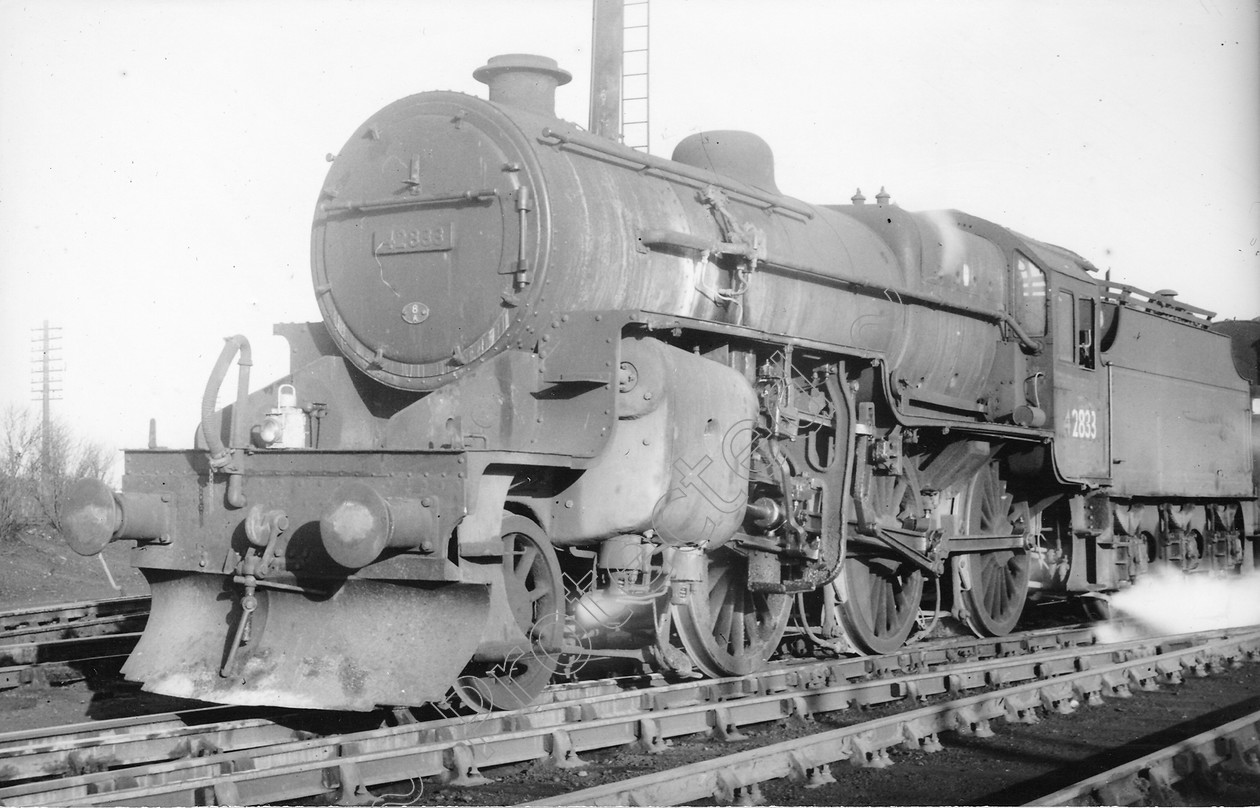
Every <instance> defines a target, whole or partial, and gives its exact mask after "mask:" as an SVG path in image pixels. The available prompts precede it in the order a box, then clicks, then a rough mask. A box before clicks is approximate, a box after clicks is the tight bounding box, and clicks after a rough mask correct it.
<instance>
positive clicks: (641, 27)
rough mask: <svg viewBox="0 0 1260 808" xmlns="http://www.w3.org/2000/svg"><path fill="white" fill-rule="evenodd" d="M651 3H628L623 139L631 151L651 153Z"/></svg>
mask: <svg viewBox="0 0 1260 808" xmlns="http://www.w3.org/2000/svg"><path fill="white" fill-rule="evenodd" d="M650 16H651V6H650V0H626V2H625V16H624V18H623V20H624V23H623V26H622V47H623V49H624V50H623V51H622V62H621V139H622V142H623V143H625V144H626V145H627V146H629V147H630V148H632V149H638V150H639V151H641V152H643V153H645V154H646V153H648V152H649V151H650V149H649V142H650V135H651V129H650V127H649V124H648V120H649V117H650V116H649V114H648V112H649V106H648V90H649V89H650V82H649V79H648V64H649V53H648V51H649V48H650V45H651V37H650V36H649V34H648V22H649V21H650Z"/></svg>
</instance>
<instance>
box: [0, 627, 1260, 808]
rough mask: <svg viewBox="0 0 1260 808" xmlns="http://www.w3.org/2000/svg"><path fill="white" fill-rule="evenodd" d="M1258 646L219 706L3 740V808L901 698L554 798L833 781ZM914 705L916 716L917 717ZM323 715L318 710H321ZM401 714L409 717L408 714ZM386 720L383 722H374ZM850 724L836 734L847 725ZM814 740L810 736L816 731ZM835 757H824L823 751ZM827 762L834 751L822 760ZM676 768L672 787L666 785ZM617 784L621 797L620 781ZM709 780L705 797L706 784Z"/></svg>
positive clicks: (407, 762) (490, 756)
mask: <svg viewBox="0 0 1260 808" xmlns="http://www.w3.org/2000/svg"><path fill="white" fill-rule="evenodd" d="M1258 656H1260V629H1256V630H1252V631H1250V632H1233V633H1227V632H1213V633H1201V634H1197V635H1186V636H1180V637H1169V638H1161V639H1159V640H1135V641H1130V642H1127V643H1110V644H1102V643H1100V642H1098V637H1097V634H1096V632H1095V629H1093V628H1088V627H1077V628H1073V629H1056V630H1048V631H1038V632H1027V633H1025V634H1023V635H1017V636H1012V637H1009V638H1006V639H1003V640H1001V641H993V640H990V641H963V640H951V641H946V642H941V643H936V644H932V645H929V646H924V647H921V648H916V649H914V650H913V651H906V652H903V653H901V654H897V655H892V656H887V657H872V658H855V659H841V660H828V661H821V662H812V663H805V664H795V665H788V666H782V667H778V668H775V669H772V670H769V671H765V672H762V673H760V674H756V675H753V676H749V677H742V678H732V679H723V680H703V681H689V682H681V683H672V684H661V683H660V682H659V681H658V682H649V681H643V682H639V683H637V684H638V685H639V687H634V688H631V687H630V685H629V684H628V683H627V682H624V681H612V680H601V681H596V682H590V683H584V684H581V685H577V686H561V687H556V688H553V689H551V690H550V691H548V694H547V698H546V700H545V703H544V704H542V705H539V706H535V707H532V708H530V709H528V710H522V711H515V712H505V713H496V714H489V715H478V716H471V717H470V716H461V717H455V718H445V719H439V720H433V721H425V722H422V723H401V724H399V725H396V726H386V727H377V728H371V729H360V730H358V731H355V732H350V733H346V732H341V733H338V734H328V735H324V734H321V733H319V732H317V731H313V730H312V729H310V728H309V726H304V725H303V717H302V716H301V715H300V714H288V715H287V716H271V717H268V718H261V717H257V716H254V717H248V718H240V717H239V715H238V716H237V717H229V718H223V719H222V720H219V718H218V717H216V716H215V715H214V713H213V712H203V711H196V712H197V714H196V715H193V714H175V715H166V716H160V717H151V718H150V719H143V720H142V719H130V720H129V721H128V722H119V723H117V724H104V723H96V724H92V725H83V726H78V727H67V728H55V729H50V730H41V731H39V732H36V733H11V734H7V735H3V736H0V780H3V781H5V782H6V785H4V786H3V787H0V803H3V804H5V805H38V804H59V805H63V804H64V805H73V804H93V805H130V804H154V803H162V804H189V805H192V804H261V803H276V802H282V801H286V800H311V799H316V798H321V799H322V798H327V797H333V798H336V799H341V800H356V799H367V798H370V796H371V793H370V792H369V791H368V788H369V787H374V786H378V785H382V784H389V783H397V782H400V781H409V780H410V781H413V782H417V781H418V782H424V780H425V778H428V779H429V782H434V781H438V782H442V783H444V784H447V785H472V784H476V783H480V782H484V781H485V776H484V774H483V770H487V769H490V768H493V767H496V766H509V765H511V764H520V763H524V762H530V761H545V762H547V763H549V764H551V765H553V766H554V767H556V768H557V770H564V769H568V768H574V767H580V766H582V765H583V764H582V761H581V758H580V755H581V754H583V753H585V752H587V751H590V750H597V749H608V748H615V747H626V748H634V749H639V750H642V751H645V752H649V753H651V752H660V751H663V750H665V749H666V748H668V746H669V744H670V742H671V739H674V738H678V737H680V736H694V735H695V734H696V733H707V734H709V735H711V736H713V737H714V738H715V739H717V740H718V741H730V740H736V739H738V738H739V737H740V736H741V728H744V727H749V726H757V725H764V724H766V723H767V722H781V721H785V720H786V721H795V722H802V723H803V724H804V725H808V724H809V722H810V721H812V720H813V719H815V718H816V717H818V716H821V715H824V714H836V713H837V712H842V711H850V712H853V713H856V712H857V711H855V710H854V708H870V707H873V706H878V705H891V706H892V707H893V708H895V709H893V711H892V712H891V714H890V715H888V716H885V717H883V718H881V719H877V720H875V721H868V722H860V723H858V724H856V725H854V726H856V727H857V729H853V727H848V728H843V729H841V730H830V731H828V732H825V733H814V732H812V731H811V732H807V733H805V736H804V737H803V738H802V739H801V740H800V745H798V746H793V747H792V748H784V749H770V750H769V751H768V752H767V749H768V747H763V748H762V749H761V750H760V751H757V752H756V754H755V755H753V756H752V757H753V758H756V760H758V761H762V760H765V761H777V762H775V763H773V764H772V763H767V762H760V763H757V764H755V765H754V764H751V763H748V761H747V760H744V759H742V758H738V756H736V757H733V758H731V759H725V760H724V759H723V758H721V757H719V758H718V759H717V761H716V762H710V763H707V764H703V767H707V768H706V769H705V770H706V771H708V772H710V773H709V774H701V773H700V772H699V770H688V771H683V772H675V773H674V775H673V777H674V779H672V780H670V779H668V777H669V776H670V775H669V774H668V773H661V774H658V775H652V777H655V778H657V779H656V780H653V781H652V782H650V783H647V782H645V783H643V784H635V783H631V782H629V781H627V783H621V784H613V785H608V786H604V787H603V788H605V789H606V790H608V791H607V794H604V795H598V794H595V793H594V792H591V793H587V792H573V793H560V794H557V795H554V796H553V797H552V798H551V799H552V801H553V803H554V802H557V801H558V802H559V803H561V804H572V803H585V802H590V803H599V802H603V801H609V800H610V801H612V802H620V803H621V804H626V803H633V802H635V801H643V800H646V801H648V802H654V803H663V802H666V801H669V802H673V801H675V798H672V797H671V798H670V799H669V800H665V799H664V795H665V794H666V793H670V794H673V793H679V794H687V793H691V792H690V791H686V790H685V789H684V788H683V785H680V784H684V785H685V786H686V788H690V789H692V790H694V789H697V788H698V789H700V791H703V792H704V793H702V794H700V795H699V796H692V797H686V799H683V800H682V801H686V800H688V799H703V798H705V797H714V796H716V797H718V798H719V799H724V798H730V799H749V798H754V797H755V792H756V788H757V786H758V784H759V783H760V782H761V780H759V779H757V778H762V777H764V778H768V779H773V778H774V777H781V776H792V775H793V773H794V772H795V773H796V776H800V777H806V778H809V777H814V778H822V779H825V778H826V776H827V771H828V767H829V766H830V765H831V764H832V763H834V762H837V761H840V760H847V761H849V762H850V763H855V762H856V763H860V764H862V765H869V766H879V765H882V764H883V763H884V762H886V760H887V752H888V749H890V748H891V747H894V746H899V745H905V744H907V743H913V744H916V745H917V746H918V748H922V749H931V748H934V747H936V746H937V745H939V743H940V734H941V733H942V732H944V731H946V730H948V729H955V730H961V731H967V732H971V733H981V734H983V733H985V732H987V731H989V729H990V727H989V725H990V723H991V722H993V720H994V719H996V718H1006V719H1007V720H1033V719H1034V718H1035V716H1036V713H1037V711H1038V710H1039V709H1054V710H1064V709H1067V705H1070V704H1071V703H1072V702H1075V701H1081V702H1087V703H1088V702H1091V701H1097V700H1098V699H1101V698H1103V697H1105V696H1122V695H1125V694H1126V693H1128V692H1129V691H1131V690H1132V689H1135V688H1143V687H1150V686H1154V685H1155V683H1156V682H1158V681H1161V680H1162V681H1170V680H1172V679H1175V678H1177V677H1180V676H1182V675H1184V673H1185V672H1195V673H1206V672H1207V671H1208V670H1209V669H1210V668H1212V667H1213V666H1222V665H1226V664H1242V663H1243V662H1244V661H1251V660H1255V659H1256V658H1257V657H1258ZM907 706H909V707H911V709H909V710H906V709H905V708H906V707H907ZM321 715H322V714H321ZM402 718H403V719H404V720H405V716H402ZM378 720H379V719H378ZM837 733H839V734H837ZM811 737H813V738H814V740H812V741H811V740H810V738H811ZM822 749H827V750H830V751H829V752H827V753H826V754H824V753H822V752H821V751H819V750H822ZM827 755H831V757H827ZM661 778H667V779H661ZM609 789H611V790H609ZM706 789H707V791H706Z"/></svg>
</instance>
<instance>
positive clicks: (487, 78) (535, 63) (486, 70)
mask: <svg viewBox="0 0 1260 808" xmlns="http://www.w3.org/2000/svg"><path fill="white" fill-rule="evenodd" d="M473 78H475V79H476V80H477V81H480V82H482V83H483V84H486V85H487V86H489V87H490V101H491V102H493V103H495V104H503V105H505V106H509V107H517V108H518V109H524V110H529V111H530V112H534V113H537V114H539V115H546V116H548V117H551V118H554V117H556V88H557V87H559V86H560V85H562V84H568V83H569V81H570V80H571V79H572V78H573V75H572V74H571V73H569V71H567V70H562V69H560V67H559V66H558V65H557V64H556V60H555V59H550V58H548V57H546V56H534V55H533V54H529V53H507V54H503V55H502V56H491V57H490V61H488V62H487V63H486V64H484V65H482V66H481V67H479V68H477V69H476V70H474V71H473Z"/></svg>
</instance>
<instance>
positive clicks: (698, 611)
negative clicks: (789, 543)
mask: <svg viewBox="0 0 1260 808" xmlns="http://www.w3.org/2000/svg"><path fill="white" fill-rule="evenodd" d="M706 559H707V564H706V570H705V580H703V581H701V582H700V584H699V585H698V586H697V587H696V591H695V592H693V593H692V595H691V597H690V598H688V599H687V601H686V602H685V603H682V604H678V605H675V606H672V607H671V608H672V610H673V617H674V626H675V627H676V629H677V630H678V636H679V638H680V639H681V640H682V643H683V647H684V648H686V649H687V653H688V654H690V655H691V659H692V661H693V662H694V663H695V665H696V667H697V668H699V669H700V670H701V671H703V672H704V673H706V674H708V675H709V676H739V675H742V674H745V673H751V672H752V671H754V670H756V669H758V668H759V667H761V665H762V664H763V663H764V662H765V661H766V660H767V659H768V658H769V657H770V654H772V653H773V652H774V649H775V647H776V646H777V645H778V644H779V638H780V637H782V636H783V629H784V628H786V626H787V619H788V614H789V612H790V607H791V599H790V598H789V597H788V596H787V595H779V594H765V593H761V592H749V591H748V561H747V559H746V558H745V557H744V556H742V555H740V554H738V553H736V552H733V551H731V550H717V551H715V552H714V553H712V554H706Z"/></svg>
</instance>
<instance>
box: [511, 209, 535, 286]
mask: <svg viewBox="0 0 1260 808" xmlns="http://www.w3.org/2000/svg"><path fill="white" fill-rule="evenodd" d="M515 196H516V213H517V216H518V218H519V230H520V240H519V241H518V243H517V252H516V267H515V269H514V270H513V272H512V289H513V290H514V291H519V290H521V289H523V288H525V287H526V286H528V285H529V283H530V280H531V278H530V266H529V257H528V256H527V254H526V249H527V245H526V243H525V233H526V231H527V228H526V216H525V214H527V213H529V212H530V211H531V210H533V209H534V195H533V193H532V192H531V191H530V189H529V186H528V185H522V186H521V187H519V188H517V189H516V194H515Z"/></svg>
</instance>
